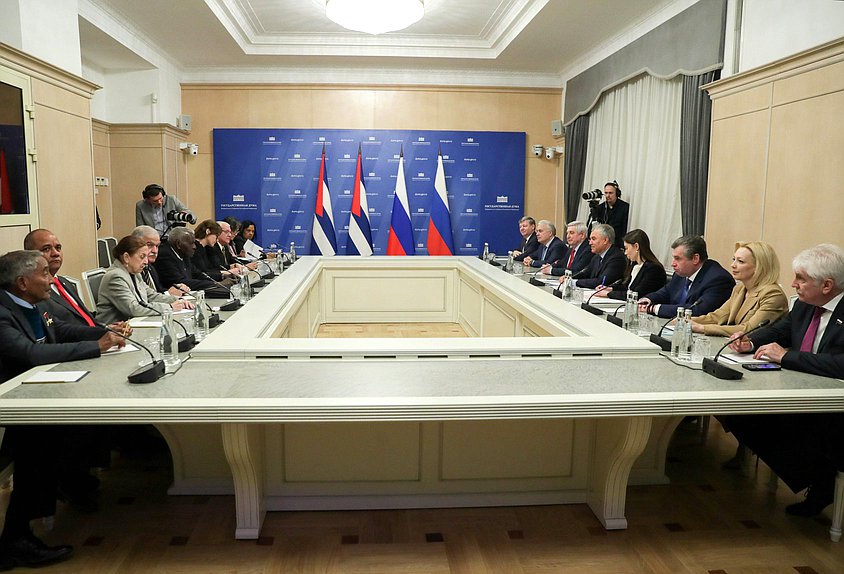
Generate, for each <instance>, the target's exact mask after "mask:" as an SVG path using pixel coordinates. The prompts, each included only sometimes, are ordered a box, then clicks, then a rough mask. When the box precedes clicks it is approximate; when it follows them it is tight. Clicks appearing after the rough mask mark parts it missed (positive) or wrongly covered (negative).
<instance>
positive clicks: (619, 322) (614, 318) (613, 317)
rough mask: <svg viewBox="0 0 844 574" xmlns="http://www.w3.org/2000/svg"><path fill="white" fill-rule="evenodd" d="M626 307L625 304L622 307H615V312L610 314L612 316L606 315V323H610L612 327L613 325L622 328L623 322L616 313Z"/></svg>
mask: <svg viewBox="0 0 844 574" xmlns="http://www.w3.org/2000/svg"><path fill="white" fill-rule="evenodd" d="M626 306H627V304H626V303H625V304H623V305H619V306H618V307H616V308H615V311H613V312H612V315H609V314H608V315H607V321H609V322H610V323H612V324H613V325H615V326H617V327H623V326H624V321H622V320H621V317H619V316H618V312H619V311H620V310H621V309H624V308H625V307H626Z"/></svg>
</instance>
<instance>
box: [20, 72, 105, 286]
mask: <svg viewBox="0 0 844 574" xmlns="http://www.w3.org/2000/svg"><path fill="white" fill-rule="evenodd" d="M44 86H46V87H47V88H51V89H56V88H54V87H53V86H50V85H48V84H44ZM42 94H43V92H42ZM72 97H74V98H79V96H72ZM81 99H84V98H81ZM86 102H87V100H86ZM35 113H36V117H37V119H38V125H37V126H36V128H37V129H36V131H35V146H36V148H37V149H38V162H37V163H36V164H35V169H36V172H37V174H38V175H37V181H38V209H39V212H40V226H41V227H45V228H47V229H49V230H51V231H52V232H53V233H55V234H56V236H57V237H58V238H59V240H60V241H61V242H62V244H63V246H64V249H63V251H64V264H63V266H62V274H64V275H70V276H73V277H76V278H79V277H81V275H82V271H84V270H86V269H91V268H92V267H96V261H97V226H96V218H95V215H94V165H93V156H92V151H91V150H92V143H91V119H90V117H89V118H84V117H80V116H78V115H75V114H69V113H65V112H63V111H60V110H58V109H54V108H50V107H45V106H42V105H41V104H40V102H38V103H36V105H35Z"/></svg>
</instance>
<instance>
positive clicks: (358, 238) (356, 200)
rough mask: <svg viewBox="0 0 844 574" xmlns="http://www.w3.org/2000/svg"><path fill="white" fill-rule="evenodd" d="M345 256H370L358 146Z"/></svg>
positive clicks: (368, 230)
mask: <svg viewBox="0 0 844 574" xmlns="http://www.w3.org/2000/svg"><path fill="white" fill-rule="evenodd" d="M346 255H372V229H371V228H370V226H369V203H368V202H367V201H366V186H364V184H363V168H362V167H361V157H360V146H358V167H357V169H356V170H355V193H354V195H353V196H352V212H351V213H350V214H349V241H348V242H347V243H346Z"/></svg>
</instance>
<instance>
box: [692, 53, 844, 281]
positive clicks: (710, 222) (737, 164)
mask: <svg viewBox="0 0 844 574" xmlns="http://www.w3.org/2000/svg"><path fill="white" fill-rule="evenodd" d="M706 89H707V90H708V91H709V93H710V95H711V96H712V99H713V114H712V117H713V120H712V141H711V148H710V166H709V197H708V200H707V213H706V236H707V241H708V243H709V245H710V255H711V256H712V257H714V258H716V259H718V260H720V261H721V262H722V263H724V262H727V261H729V260H730V257H731V256H732V252H733V242H734V241H736V240H739V239H743V240H754V239H762V240H764V241H767V242H769V243H771V244H772V245H773V246H774V247H775V248H776V250H777V253H778V255H779V259H780V264H781V269H782V271H781V274H780V283H782V284H783V285H784V286H785V287H786V291H787V292H790V291H791V289H790V287H789V285H790V284H791V281H792V278H793V273H792V271H791V264H790V263H791V259H792V257H793V256H794V255H795V254H796V253H798V252H799V251H801V250H802V249H805V248H807V247H810V246H812V245H815V244H818V243H835V244H837V245H840V246H844V227H842V226H841V223H840V219H841V213H844V195H843V194H841V193H838V192H837V189H838V187H840V186H839V185H838V183H839V182H840V181H842V180H844V162H842V161H841V150H842V149H844V131H842V130H841V118H842V117H844V39H840V40H837V41H835V42H830V43H828V44H825V45H823V46H819V47H817V48H813V49H811V50H806V51H805V52H802V53H800V54H796V55H795V56H792V57H789V58H785V59H783V60H780V61H778V62H774V63H773V64H770V65H768V66H764V67H761V68H757V69H755V70H751V71H748V72H745V73H742V74H737V75H735V76H731V77H729V78H725V79H723V80H720V81H718V82H713V83H712V84H709V85H708V86H706ZM765 93H768V94H771V98H770V100H769V103H768V104H767V105H766V106H765V107H764V108H762V109H760V110H758V111H754V112H751V113H743V114H739V115H733V114H734V113H737V111H739V110H748V109H752V108H754V107H755V106H756V105H758V104H759V103H760V102H762V98H761V96H760V94H765ZM830 191H832V193H830Z"/></svg>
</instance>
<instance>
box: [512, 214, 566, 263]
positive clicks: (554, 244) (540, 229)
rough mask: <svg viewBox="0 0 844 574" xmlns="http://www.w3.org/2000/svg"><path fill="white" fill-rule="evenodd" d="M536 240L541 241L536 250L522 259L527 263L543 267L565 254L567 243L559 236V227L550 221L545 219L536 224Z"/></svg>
mask: <svg viewBox="0 0 844 574" xmlns="http://www.w3.org/2000/svg"><path fill="white" fill-rule="evenodd" d="M536 240H537V241H538V242H539V245H538V246H537V248H536V250H535V251H534V252H533V254H532V255H528V256H527V257H525V258H524V259H523V260H522V261H523V262H524V264H525V265H530V266H531V267H542V266H543V265H545V264H546V263H553V262H554V261H557V260H558V259H559V258H560V257H562V256H563V251H564V250H565V247H566V245H565V243H563V240H562V239H560V238H559V237H557V228H556V227H555V226H554V224H553V223H551V222H550V221H547V220H545V219H543V220H541V221H540V222H539V223H537V224H536Z"/></svg>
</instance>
